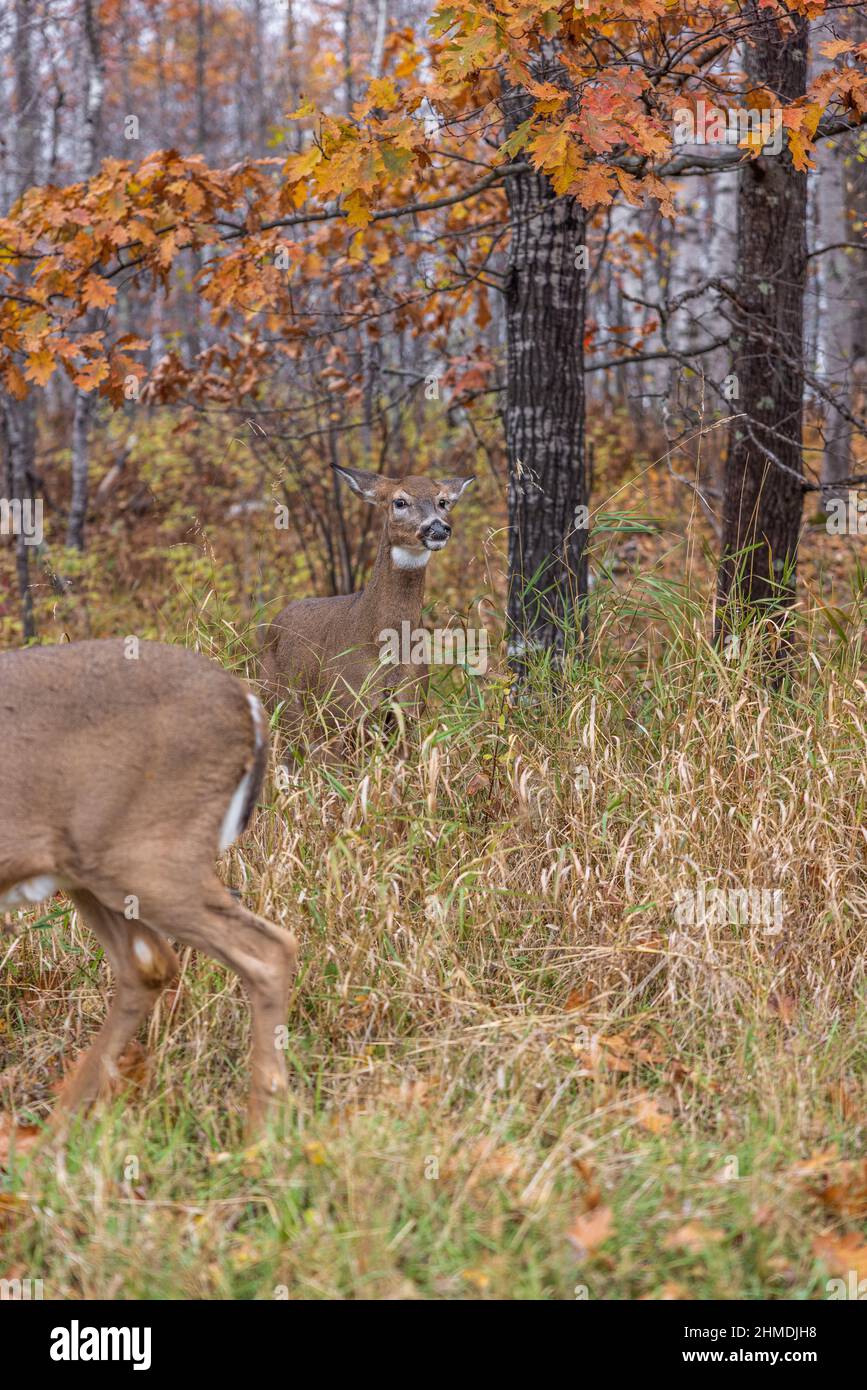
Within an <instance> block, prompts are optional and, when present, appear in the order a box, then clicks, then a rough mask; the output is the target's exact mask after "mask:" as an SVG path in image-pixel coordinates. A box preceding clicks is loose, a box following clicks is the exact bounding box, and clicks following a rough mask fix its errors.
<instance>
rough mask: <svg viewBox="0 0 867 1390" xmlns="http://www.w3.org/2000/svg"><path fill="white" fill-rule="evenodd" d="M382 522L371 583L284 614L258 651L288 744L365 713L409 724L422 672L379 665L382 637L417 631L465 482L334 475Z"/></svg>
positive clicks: (423, 683) (417, 708)
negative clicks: (433, 560) (432, 566)
mask: <svg viewBox="0 0 867 1390" xmlns="http://www.w3.org/2000/svg"><path fill="white" fill-rule="evenodd" d="M335 471H336V472H337V473H338V474H339V476H340V477H341V478H342V479H343V480H344V481H345V482H346V483H347V484H348V485H349V487H350V488H351V489H352V491H353V492H354V493H356V495H357V496H358V497H361V498H363V499H364V501H366V502H369V503H371V504H372V505H373V506H374V507H376V508H377V509H378V511H379V512H380V513H381V515H382V534H381V536H380V541H379V551H378V553H377V556H376V563H375V564H374V567H373V572H372V574H371V576H370V580H369V581H368V583H367V584H366V585H365V587H364V588H363V589H361V590H360V591H359V592H358V593H356V594H339V595H337V596H335V597H331V598H304V599H299V600H297V602H295V603H290V604H287V606H286V607H285V608H284V609H283V611H282V612H281V613H280V614H279V615H278V616H277V617H276V618H275V619H274V621H273V622H272V623H270V624H269V625H268V627H267V629H266V631H265V634H264V640H263V643H262V677H263V683H264V687H265V690H266V692H267V694H268V697H269V701H270V703H271V704H272V705H277V704H278V703H281V702H282V705H283V724H284V727H285V729H286V732H287V734H288V736H289V739H290V742H294V741H296V740H298V739H299V738H300V737H301V736H302V735H303V733H304V732H305V731H306V730H309V729H310V728H311V726H312V725H313V713H312V712H313V710H314V709H315V707H316V706H317V705H318V706H319V709H320V712H321V713H324V719H325V724H326V731H327V732H338V733H341V734H342V733H344V732H345V731H347V730H348V729H349V728H350V727H351V726H352V725H353V724H356V723H357V722H358V721H359V720H360V719H361V718H363V716H364V715H365V714H366V713H367V712H368V711H370V710H372V709H375V708H376V707H378V706H379V707H381V706H383V705H388V704H389V703H390V702H396V703H398V704H399V705H400V707H401V708H402V709H403V710H404V711H405V712H406V713H407V714H408V715H409V716H410V717H411V718H412V717H417V716H418V715H419V713H420V712H421V708H422V706H423V703H424V699H425V696H426V692H427V674H428V673H427V666H426V665H424V664H422V663H417V664H413V665H409V666H408V665H401V664H399V663H395V664H385V663H384V662H383V659H382V651H383V636H382V634H383V633H384V632H400V631H401V630H402V625H403V624H405V623H406V624H408V625H409V629H410V630H412V631H415V630H417V629H419V627H420V624H421V614H422V604H423V601H424V581H425V573H426V566H427V563H428V561H429V560H430V557H431V555H432V554H433V553H434V552H435V551H438V550H443V549H444V548H445V546H446V544H447V543H448V540H449V537H450V536H451V533H452V528H451V523H450V522H449V521H448V520H447V517H448V514H449V512H450V511H451V509H452V507H453V506H454V505H455V503H456V502H457V501H458V499H459V498H460V496H461V494H462V493H463V492H464V490H465V489H466V488H468V487H469V485H470V483H472V482H473V481H474V479H473V478H472V477H469V478H445V479H443V480H442V481H439V482H437V481H435V480H434V479H433V478H401V479H398V478H386V477H383V476H382V475H381V474H377V473H368V472H365V471H364V470H363V469H360V468H336V470H335Z"/></svg>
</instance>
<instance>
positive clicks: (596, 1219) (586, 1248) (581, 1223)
mask: <svg viewBox="0 0 867 1390" xmlns="http://www.w3.org/2000/svg"><path fill="white" fill-rule="evenodd" d="M613 1223H614V1213H613V1212H612V1210H611V1208H610V1207H594V1208H593V1210H592V1211H585V1212H584V1214H583V1215H582V1216H579V1217H578V1219H577V1221H576V1222H575V1224H574V1225H573V1226H572V1228H571V1230H570V1231H568V1232H567V1234H568V1238H569V1241H570V1243H571V1245H572V1246H573V1248H574V1249H575V1250H576V1251H577V1252H578V1255H579V1256H580V1258H581V1259H582V1260H583V1259H585V1258H586V1257H587V1256H588V1255H590V1254H592V1252H593V1251H594V1250H595V1249H596V1248H597V1246H600V1245H601V1244H602V1242H603V1241H604V1240H607V1238H608V1236H609V1235H610V1234H611V1227H612V1225H613Z"/></svg>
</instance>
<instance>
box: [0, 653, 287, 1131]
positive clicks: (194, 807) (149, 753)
mask: <svg viewBox="0 0 867 1390" xmlns="http://www.w3.org/2000/svg"><path fill="white" fill-rule="evenodd" d="M267 758H268V737H267V724H266V720H265V715H264V712H263V710H262V706H261V705H260V703H259V701H258V700H257V699H256V697H255V696H254V695H253V694H251V693H250V692H249V691H248V690H247V689H246V688H245V687H244V686H243V685H242V684H241V682H240V681H239V680H237V679H236V678H235V677H234V676H232V675H230V674H229V673H228V672H227V671H224V670H222V669H221V668H220V667H217V666H215V665H214V664H213V663H211V662H210V661H207V660H206V659H205V658H204V657H202V656H197V655H195V654H194V653H193V652H190V651H187V650H185V649H184V648H183V647H170V646H163V645H162V644H160V643H157V642H138V641H137V640H136V639H134V638H126V639H121V640H115V641H101V642H77V643H72V644H68V645H64V646H57V647H32V648H30V649H28V650H25V651H16V652H6V653H3V654H0V911H3V910H4V909H7V908H14V907H24V906H29V905H31V904H36V903H39V902H41V901H42V900H43V899H44V898H47V897H49V896H51V895H52V894H54V893H56V892H57V891H58V890H62V891H63V892H65V893H66V894H67V895H68V897H70V898H71V899H72V901H73V903H74V904H75V906H76V907H77V908H78V910H79V912H80V913H81V915H82V917H83V918H84V919H85V920H86V922H87V924H88V925H89V926H90V928H91V930H92V931H93V932H94V934H95V935H96V936H97V938H98V939H99V941H100V943H101V945H102V947H103V949H104V950H105V954H106V955H107V957H108V959H109V962H110V963H111V968H112V971H113V973H114V979H115V996H114V999H113V1000H112V1003H111V1005H110V1008H109V1011H108V1015H107V1017H106V1020H105V1023H104V1024H103V1027H102V1030H101V1032H100V1033H99V1034H98V1035H97V1037H96V1040H95V1041H94V1042H93V1044H92V1045H91V1047H90V1048H89V1050H88V1051H87V1052H86V1053H85V1054H84V1056H83V1057H82V1058H81V1059H80V1060H79V1062H78V1063H77V1065H76V1066H75V1067H74V1068H73V1070H72V1071H71V1073H70V1074H69V1075H68V1076H67V1078H66V1079H65V1081H64V1083H63V1087H62V1090H61V1092H60V1095H59V1097H58V1101H57V1111H56V1116H55V1120H56V1121H57V1120H60V1119H61V1118H62V1117H63V1115H64V1114H65V1113H67V1112H69V1111H70V1110H73V1109H75V1108H76V1107H78V1106H81V1105H85V1104H87V1103H88V1102H89V1101H90V1100H92V1099H93V1098H94V1097H95V1095H96V1094H97V1093H98V1092H99V1091H100V1089H101V1088H102V1086H103V1083H105V1082H108V1081H110V1080H111V1079H112V1078H113V1077H115V1076H116V1075H117V1061H118V1058H119V1057H120V1055H121V1053H122V1051H123V1049H124V1047H125V1046H126V1044H127V1043H128V1042H129V1040H130V1039H131V1038H132V1037H133V1035H134V1034H135V1032H136V1031H137V1029H138V1027H139V1025H140V1024H141V1023H142V1022H143V1021H144V1019H145V1018H147V1016H148V1014H149V1013H150V1011H151V1009H152V1008H153V1005H154V1004H155V1003H156V1000H157V996H158V994H159V992H160V990H161V989H162V988H163V986H164V985H166V984H168V982H169V981H170V980H171V979H173V977H174V976H175V974H176V972H177V968H178V960H177V957H176V955H175V952H174V951H173V950H172V948H171V946H170V945H169V942H168V941H167V939H166V938H167V937H170V936H171V937H176V938H178V939H179V940H180V941H183V942H185V943H186V944H188V945H190V946H195V947H197V948H198V949H199V950H201V951H204V952H205V953H206V954H207V955H209V956H213V957H214V958H215V959H217V960H220V961H222V962H223V964H224V965H228V966H231V968H232V969H233V970H235V971H237V973H238V974H239V975H240V977H241V980H242V982H243V984H244V987H245V989H246V991H247V994H248V996H249V1000H250V1007H251V1012H252V1021H253V1027H252V1033H253V1045H252V1087H251V1091H250V1102H249V1110H248V1127H249V1129H250V1130H251V1131H253V1132H255V1130H256V1129H257V1128H258V1127H259V1126H260V1124H261V1122H262V1120H263V1119H264V1116H265V1111H266V1109H267V1106H268V1104H269V1102H271V1101H272V1100H273V1099H274V1098H275V1097H276V1096H277V1095H278V1094H280V1093H282V1092H284V1091H285V1089H286V1084H287V1083H286V1068H285V1063H284V1060H283V1057H282V1055H281V1053H280V1052H279V1051H278V1050H277V1048H276V1037H277V1034H276V1032H275V1030H276V1029H277V1027H278V1026H281V1025H285V1022H286V1004H287V997H288V992H289V986H290V981H291V977H292V974H293V971H294V968H295V959H296V943H295V940H294V938H293V937H292V936H290V935H288V933H286V932H284V931H281V930H279V929H278V928H277V927H275V926H273V925H272V924H271V923H270V922H266V921H263V919H262V918H260V917H255V916H254V915H253V913H252V912H248V911H247V910H246V909H245V908H243V907H242V906H241V905H240V903H238V902H237V901H236V900H235V899H234V898H233V897H232V895H231V894H230V893H229V890H228V889H227V888H225V887H224V885H223V884H222V883H221V882H220V880H219V878H218V877H217V874H216V871H215V868H214V860H215V858H216V855H217V853H218V851H219V850H223V849H226V848H227V847H228V845H230V844H231V843H232V841H233V840H234V839H235V838H236V837H237V836H238V835H239V834H240V833H241V831H242V830H244V829H245V828H246V826H247V823H248V821H249V819H250V816H251V814H252V811H253V808H254V806H255V804H256V798H257V796H258V793H259V789H260V787H261V784H262V779H263V776H264V772H265V767H266V763H267Z"/></svg>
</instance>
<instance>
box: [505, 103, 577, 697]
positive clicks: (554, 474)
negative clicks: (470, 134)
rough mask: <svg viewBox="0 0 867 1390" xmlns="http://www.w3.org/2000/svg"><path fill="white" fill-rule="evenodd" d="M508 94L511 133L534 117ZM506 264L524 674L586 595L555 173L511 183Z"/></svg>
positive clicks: (564, 244)
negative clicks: (551, 178) (536, 653)
mask: <svg viewBox="0 0 867 1390" xmlns="http://www.w3.org/2000/svg"><path fill="white" fill-rule="evenodd" d="M531 106H532V100H530V101H529V102H528V101H527V100H526V99H525V98H524V97H523V96H522V95H521V94H519V93H517V92H516V91H514V90H513V91H511V92H509V93H507V94H506V95H505V97H504V98H503V114H504V123H505V128H506V132H507V134H509V133H511V132H512V131H513V130H514V129H515V128H516V127H517V126H518V125H519V124H520V123H521V122H522V121H523V120H525V119H526V117H527V116H528V115H529V114H530V108H531ZM507 193H508V199H509V216H510V222H511V240H510V246H509V259H508V266H507V271H506V284H505V309H506V314H505V317H506V344H507V361H508V373H507V378H508V380H507V390H506V402H505V419H504V423H505V433H506V446H507V450H508V459H509V593H508V608H507V616H508V629H509V652H510V656H511V659H512V664H513V667H514V669H515V670H516V671H517V672H518V674H519V675H521V674H522V673H523V672H524V671H525V670H526V665H527V658H528V656H529V655H530V653H531V652H532V651H533V650H542V651H552V652H554V653H555V654H558V655H559V654H560V653H562V651H563V648H564V642H565V641H566V639H567V635H568V634H569V633H572V634H574V632H575V630H576V627H577V625H578V621H579V619H578V605H579V604H580V602H581V600H582V599H583V598H584V596H585V595H586V592H587V561H586V555H585V547H586V541H587V530H586V527H585V526H584V525H583V524H582V523H583V518H582V517H581V516H580V514H579V513H578V510H577V509H578V508H579V507H582V506H585V505H586V502H587V496H586V481H585V461H584V380H583V338H584V301H585V278H586V277H585V273H584V271H583V270H582V269H580V268H579V266H578V265H577V264H576V262H577V260H578V259H579V258H578V257H577V254H576V253H577V251H578V248H579V247H582V246H583V245H584V241H585V217H584V213H583V210H582V208H581V207H580V205H579V204H578V203H576V202H575V200H574V199H573V198H569V197H557V195H556V194H555V193H554V190H553V189H552V187H551V185H550V183H549V181H548V179H547V178H546V177H545V176H544V175H540V174H534V173H530V174H521V175H518V176H515V177H512V178H510V179H509V180H508V184H507Z"/></svg>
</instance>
